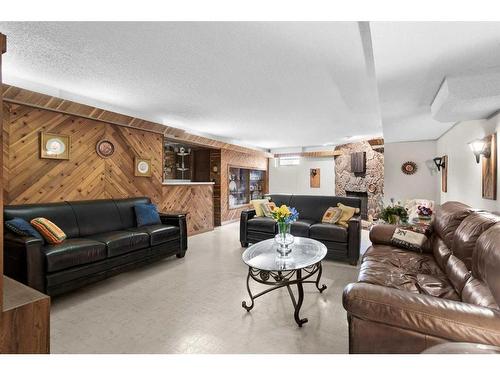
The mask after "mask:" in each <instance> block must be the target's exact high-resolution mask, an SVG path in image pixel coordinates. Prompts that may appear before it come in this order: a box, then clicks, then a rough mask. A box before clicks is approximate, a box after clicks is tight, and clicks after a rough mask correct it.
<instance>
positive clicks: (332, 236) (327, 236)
mask: <svg viewBox="0 0 500 375" xmlns="http://www.w3.org/2000/svg"><path fill="white" fill-rule="evenodd" d="M309 236H310V237H311V238H314V239H315V240H325V241H333V242H346V241H347V229H346V228H344V227H341V226H339V225H336V224H325V223H317V224H313V225H311V227H310V228H309Z"/></svg>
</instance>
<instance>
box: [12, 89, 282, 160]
mask: <svg viewBox="0 0 500 375" xmlns="http://www.w3.org/2000/svg"><path fill="white" fill-rule="evenodd" d="M2 87H3V97H4V100H5V101H6V102H9V103H13V104H24V105H29V106H31V107H35V108H41V109H50V110H52V111H57V112H59V113H63V114H67V115H75V116H78V117H83V118H88V119H92V120H98V121H103V122H107V123H110V124H115V125H119V126H125V127H131V128H135V129H140V130H147V131H150V132H154V133H159V134H163V135H164V136H165V137H166V138H169V139H171V140H174V141H176V142H188V143H192V144H195V145H199V146H203V147H210V148H218V149H226V150H232V151H237V152H243V153H248V154H251V155H257V156H264V157H270V158H272V157H273V155H272V154H270V153H267V152H264V151H261V150H256V149H252V148H248V147H243V146H238V145H234V144H231V143H226V142H222V141H218V140H215V139H210V138H207V137H202V136H199V135H194V134H191V133H188V132H186V131H185V130H182V129H178V128H174V127H172V126H167V125H164V124H158V123H156V122H152V121H147V120H143V119H140V118H136V117H131V116H127V115H123V114H120V113H116V112H111V111H106V110H104V109H100V108H96V107H91V106H88V105H84V104H80V103H76V102H72V101H70V100H65V99H61V98H57V97H53V96H50V95H45V94H41V93H38V92H34V91H30V90H26V89H23V88H20V87H15V86H10V85H2Z"/></svg>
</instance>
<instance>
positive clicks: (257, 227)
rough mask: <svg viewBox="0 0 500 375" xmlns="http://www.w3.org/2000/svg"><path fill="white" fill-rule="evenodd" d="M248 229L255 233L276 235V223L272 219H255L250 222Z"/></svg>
mask: <svg viewBox="0 0 500 375" xmlns="http://www.w3.org/2000/svg"><path fill="white" fill-rule="evenodd" d="M247 227H248V230H251V231H255V232H265V233H276V222H275V221H274V219H271V218H270V217H253V218H251V219H250V220H248V222H247Z"/></svg>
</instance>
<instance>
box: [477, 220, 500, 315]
mask: <svg viewBox="0 0 500 375" xmlns="http://www.w3.org/2000/svg"><path fill="white" fill-rule="evenodd" d="M472 275H473V277H474V278H476V279H477V280H478V281H479V282H480V284H484V285H481V287H482V289H483V290H484V292H482V294H491V296H492V298H493V299H494V300H495V301H496V303H497V305H499V306H500V223H497V224H495V225H493V226H492V227H491V228H489V229H488V230H487V231H485V232H484V233H483V234H481V235H480V236H479V238H478V239H477V243H476V248H475V249H474V253H473V256H472Z"/></svg>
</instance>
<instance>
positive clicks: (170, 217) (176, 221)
mask: <svg viewBox="0 0 500 375" xmlns="http://www.w3.org/2000/svg"><path fill="white" fill-rule="evenodd" d="M159 214H160V220H161V222H162V224H167V225H173V226H175V227H179V229H180V241H181V247H180V250H182V251H186V250H187V238H188V236H187V217H186V216H187V213H186V212H160V213H159Z"/></svg>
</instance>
